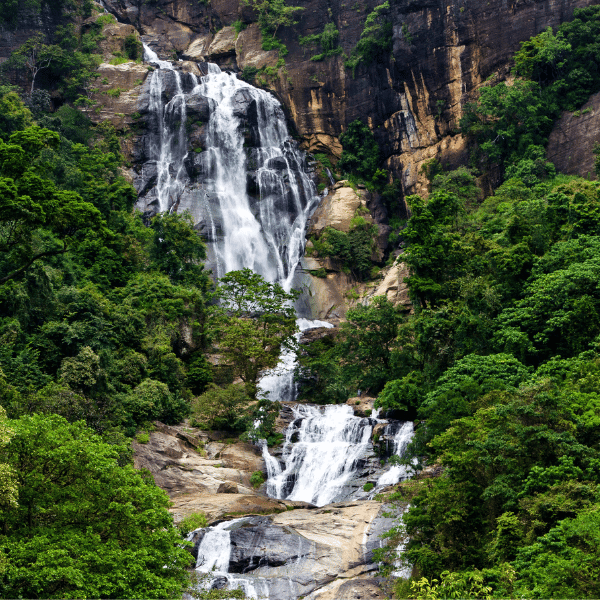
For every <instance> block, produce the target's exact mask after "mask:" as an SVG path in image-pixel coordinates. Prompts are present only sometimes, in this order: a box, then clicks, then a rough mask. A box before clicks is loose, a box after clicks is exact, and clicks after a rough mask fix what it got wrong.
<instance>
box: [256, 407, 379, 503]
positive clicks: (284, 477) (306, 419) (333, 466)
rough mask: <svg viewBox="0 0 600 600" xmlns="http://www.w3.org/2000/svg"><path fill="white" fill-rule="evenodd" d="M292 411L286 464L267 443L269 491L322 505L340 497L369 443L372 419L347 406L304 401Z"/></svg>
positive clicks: (287, 433) (270, 493)
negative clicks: (360, 415) (364, 417)
mask: <svg viewBox="0 0 600 600" xmlns="http://www.w3.org/2000/svg"><path fill="white" fill-rule="evenodd" d="M293 411H294V417H295V418H294V421H293V422H292V423H291V424H290V426H289V427H288V428H287V431H286V439H285V443H284V446H283V455H282V456H283V461H284V463H285V468H284V469H282V468H281V466H280V465H279V462H278V461H276V460H275V459H273V457H271V456H268V451H267V449H266V446H265V447H263V456H264V457H265V462H266V464H267V469H268V475H269V479H268V481H267V493H268V494H269V496H271V497H274V498H287V499H289V500H303V501H305V502H311V503H312V504H316V505H317V506H323V505H325V504H329V503H331V502H335V501H336V500H337V499H339V498H340V496H342V495H343V491H344V488H345V486H346V485H347V483H348V482H349V480H350V479H351V477H352V476H353V475H354V474H355V473H356V471H357V467H358V465H359V462H360V460H361V458H362V457H363V456H364V454H365V453H366V451H367V450H368V448H369V446H370V438H371V433H372V430H373V427H372V421H371V420H370V419H362V418H360V417H355V416H354V413H353V411H352V408H350V407H349V406H347V405H337V406H327V407H325V408H324V409H319V408H317V407H315V406H308V405H301V404H300V405H298V406H295V407H294V408H293ZM296 438H297V439H296Z"/></svg>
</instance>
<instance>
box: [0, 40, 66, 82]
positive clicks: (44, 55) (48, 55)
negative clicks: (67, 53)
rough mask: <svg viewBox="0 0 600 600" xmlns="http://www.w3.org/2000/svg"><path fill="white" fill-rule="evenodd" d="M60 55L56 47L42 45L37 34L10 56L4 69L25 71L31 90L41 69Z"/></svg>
mask: <svg viewBox="0 0 600 600" xmlns="http://www.w3.org/2000/svg"><path fill="white" fill-rule="evenodd" d="M60 53H61V49H60V48H59V47H58V46H49V45H47V44H45V43H44V36H43V35H42V34H41V33H37V34H36V35H34V36H33V37H31V38H29V39H28V40H27V41H26V42H25V43H24V44H23V45H22V46H21V47H20V48H18V49H17V50H15V51H14V52H13V53H12V54H11V55H10V58H9V59H8V61H7V62H6V64H5V65H3V67H4V68H9V69H10V68H13V69H26V70H27V71H29V75H30V77H31V90H30V91H29V93H30V94H33V90H34V88H35V78H36V77H37V75H38V73H39V72H40V71H42V70H43V69H47V68H48V67H49V66H50V64H51V63H52V61H53V60H54V59H55V58H56V57H57V56H58V55H59V54H60Z"/></svg>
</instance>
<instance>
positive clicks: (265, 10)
mask: <svg viewBox="0 0 600 600" xmlns="http://www.w3.org/2000/svg"><path fill="white" fill-rule="evenodd" d="M244 2H245V3H246V4H248V5H250V6H252V8H254V10H255V11H256V12H257V13H258V25H259V26H260V30H261V33H262V37H263V41H262V49H263V50H279V55H280V56H285V55H286V54H287V48H286V47H285V46H284V45H283V44H282V43H281V42H280V41H279V40H278V39H277V37H276V36H277V31H278V29H279V28H280V27H291V26H292V25H296V24H297V21H296V20H295V18H296V13H298V12H300V11H302V10H304V7H303V6H289V5H288V4H287V2H286V0H244Z"/></svg>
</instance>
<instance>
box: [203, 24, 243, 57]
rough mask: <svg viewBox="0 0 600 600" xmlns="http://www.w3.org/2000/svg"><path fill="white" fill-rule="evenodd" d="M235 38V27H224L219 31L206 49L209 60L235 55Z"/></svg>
mask: <svg viewBox="0 0 600 600" xmlns="http://www.w3.org/2000/svg"><path fill="white" fill-rule="evenodd" d="M235 38H236V32H235V29H234V28H233V27H230V26H229V27H223V29H221V30H219V31H217V33H216V34H215V37H214V38H213V40H212V41H211V43H210V45H209V47H208V49H207V51H206V58H207V60H209V61H213V62H215V61H218V60H219V59H221V58H224V57H227V56H233V55H235Z"/></svg>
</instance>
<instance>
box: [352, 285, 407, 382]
mask: <svg viewBox="0 0 600 600" xmlns="http://www.w3.org/2000/svg"><path fill="white" fill-rule="evenodd" d="M402 320H403V315H402V313H401V312H400V311H399V310H398V309H396V307H395V306H394V305H393V304H392V303H391V302H390V301H389V300H388V299H387V298H386V297H385V296H376V297H375V298H373V301H372V302H371V304H369V305H368V306H365V305H358V306H357V307H356V308H353V309H352V310H349V311H348V314H347V322H346V323H344V325H343V327H342V335H343V336H344V341H343V342H342V348H341V352H340V354H341V357H342V359H343V361H344V367H343V370H344V373H345V375H346V380H347V381H352V382H355V383H356V384H357V386H358V387H359V388H362V389H363V390H369V391H370V392H371V393H376V392H378V391H379V390H381V388H383V386H384V385H385V382H386V381H388V380H389V379H392V378H393V375H394V359H395V358H396V357H397V354H398V352H399V348H398V344H397V337H398V327H399V325H400V323H401V322H402Z"/></svg>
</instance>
